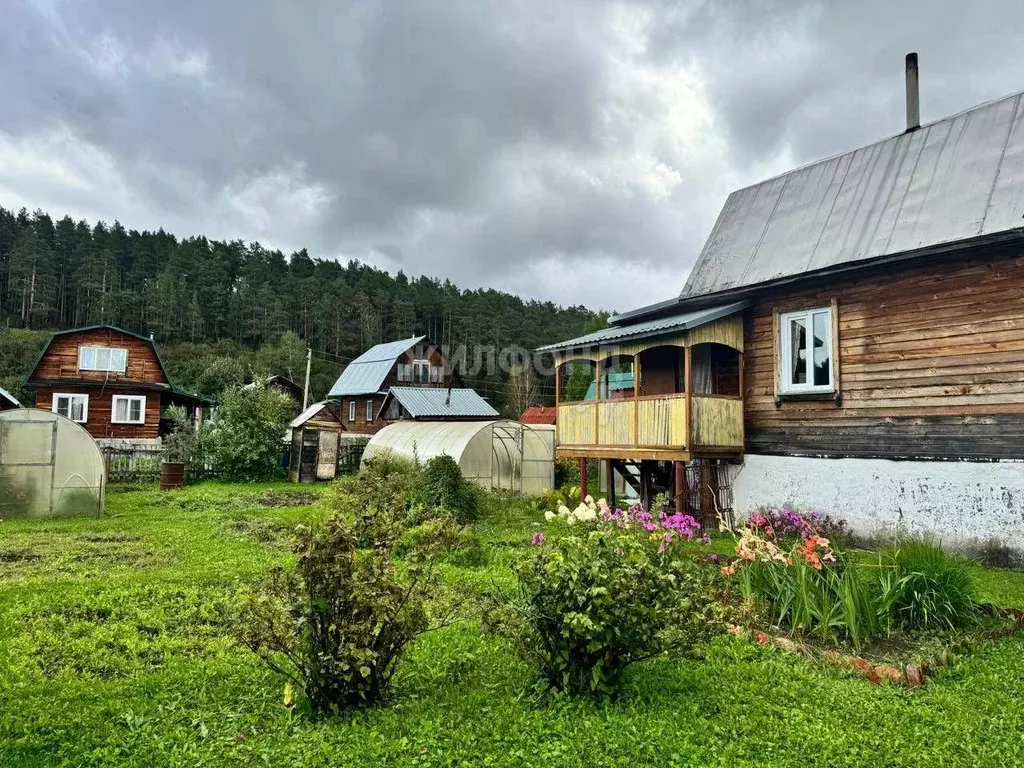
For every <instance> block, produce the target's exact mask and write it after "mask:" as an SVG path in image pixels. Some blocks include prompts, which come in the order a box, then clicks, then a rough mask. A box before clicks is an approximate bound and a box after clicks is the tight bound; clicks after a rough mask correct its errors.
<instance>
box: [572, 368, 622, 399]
mask: <svg viewBox="0 0 1024 768" xmlns="http://www.w3.org/2000/svg"><path fill="white" fill-rule="evenodd" d="M607 380H608V391H609V392H618V391H620V390H623V389H632V388H633V372H632V371H630V372H628V373H609V374H608V375H607ZM596 394H597V382H596V381H592V382H590V386H589V387H587V391H586V393H585V394H584V395H583V399H584V400H593V399H594V395H596Z"/></svg>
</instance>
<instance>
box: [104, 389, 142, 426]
mask: <svg viewBox="0 0 1024 768" xmlns="http://www.w3.org/2000/svg"><path fill="white" fill-rule="evenodd" d="M112 406H113V407H112V408H111V411H110V423H111V424H145V423H146V398H145V397H142V396H140V395H114V402H113V404H112Z"/></svg>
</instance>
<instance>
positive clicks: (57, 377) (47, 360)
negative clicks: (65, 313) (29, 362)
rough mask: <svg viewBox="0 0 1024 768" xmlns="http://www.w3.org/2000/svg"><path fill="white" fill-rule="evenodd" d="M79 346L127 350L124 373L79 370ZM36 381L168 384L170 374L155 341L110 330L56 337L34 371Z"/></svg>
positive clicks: (33, 376)
mask: <svg viewBox="0 0 1024 768" xmlns="http://www.w3.org/2000/svg"><path fill="white" fill-rule="evenodd" d="M79 347H120V348H123V349H126V350H128V356H127V361H126V366H125V372H124V373H112V372H108V371H79V370H78V348H79ZM30 379H31V380H33V381H71V380H77V381H89V382H108V383H115V382H116V383H120V382H129V381H133V382H143V383H146V384H167V383H168V381H167V376H166V374H165V373H164V371H163V368H162V367H161V366H160V361H159V360H158V359H157V356H156V350H155V349H154V348H153V345H152V343H150V342H148V341H144V340H143V339H139V338H136V337H135V336H126V335H125V334H123V333H118V332H117V331H113V330H108V329H95V330H90V331H81V332H79V333H65V334H61V335H59V336H56V337H55V338H54V339H53V341H52V342H51V343H50V345H49V346H48V347H47V348H46V351H45V352H44V353H43V356H42V358H41V359H40V360H39V363H38V365H36V368H35V370H34V371H33V372H32V375H31V376H30Z"/></svg>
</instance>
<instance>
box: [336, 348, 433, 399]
mask: <svg viewBox="0 0 1024 768" xmlns="http://www.w3.org/2000/svg"><path fill="white" fill-rule="evenodd" d="M425 338H427V337H426V336H413V337H412V338H410V339H402V340H401V341H387V342H385V343H383V344H378V345H376V346H374V347H370V348H369V349H368V350H366V351H365V352H363V354H361V355H360V356H359V357H357V358H356V359H355V360H353V361H352V362H351V363H349V364H348V366H347V367H346V368H345V370H344V371H342V372H341V376H339V377H338V380H337V381H336V382H334V386H333V387H331V391H330V392H328V393H327V396H328V397H343V396H345V395H368V394H371V393H374V392H379V391H380V388H381V385H382V384H383V383H384V379H386V378H387V375H388V372H389V371H390V370H391V367H392V366H393V365H394V364H395V361H396V360H397V359H398V358H399V356H401V355H404V354H405V353H406V352H408V351H409V350H410V349H412V348H413V347H415V346H416V345H417V344H419V343H420V342H421V341H423V340H424V339H425Z"/></svg>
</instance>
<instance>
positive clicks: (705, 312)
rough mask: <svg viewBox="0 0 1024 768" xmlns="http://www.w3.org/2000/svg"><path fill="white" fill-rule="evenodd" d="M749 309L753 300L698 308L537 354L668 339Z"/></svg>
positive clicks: (598, 333) (605, 331)
mask: <svg viewBox="0 0 1024 768" xmlns="http://www.w3.org/2000/svg"><path fill="white" fill-rule="evenodd" d="M749 306H750V302H749V301H734V302H732V303H731V304H720V305H718V306H717V307H707V308H706V309H698V310H694V311H692V312H680V313H677V314H674V315H669V316H667V317H659V318H658V319H656V320H647V321H645V322H641V323H634V324H632V325H617V326H615V327H613V328H604V329H602V330H600V331H595V332H594V333H588V334H587V335H585V336H578V337H576V338H575V339H569V340H568V341H560V342H558V343H556V344H548V345H547V346H544V347H538V349H537V351H538V352H555V351H558V350H563V349H573V348H577V347H598V346H604V345H608V344H617V343H619V342H624V341H634V340H636V339H646V338H653V337H657V336H664V335H667V334H672V333H677V332H679V331H685V330H689V329H691V328H697V327H698V326H701V325H706V324H708V323H713V322H714V321H715V320H720V319H721V318H723V317H728V316H729V315H733V314H736V313H737V312H741V311H743V310H744V309H746V308H747V307H749Z"/></svg>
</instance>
